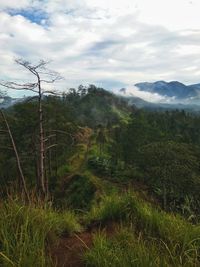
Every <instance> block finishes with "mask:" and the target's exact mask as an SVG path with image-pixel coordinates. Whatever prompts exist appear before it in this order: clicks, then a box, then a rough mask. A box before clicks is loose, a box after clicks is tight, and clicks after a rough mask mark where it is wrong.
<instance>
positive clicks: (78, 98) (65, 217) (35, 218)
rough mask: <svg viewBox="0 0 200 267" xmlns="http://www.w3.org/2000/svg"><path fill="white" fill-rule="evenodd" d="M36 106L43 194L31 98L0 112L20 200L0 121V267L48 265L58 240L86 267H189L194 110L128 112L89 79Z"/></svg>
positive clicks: (197, 241) (195, 255)
mask: <svg viewBox="0 0 200 267" xmlns="http://www.w3.org/2000/svg"><path fill="white" fill-rule="evenodd" d="M42 104H43V110H44V136H45V141H44V142H45V161H44V162H45V181H46V183H45V187H46V190H47V192H48V195H47V196H45V197H44V196H43V195H41V194H39V193H38V192H40V191H39V186H40V183H39V182H38V181H39V179H40V173H39V171H40V164H39V162H38V161H39V158H40V157H39V154H38V147H39V143H38V140H39V139H38V132H39V128H38V127H39V125H38V121H37V114H36V110H37V102H36V101H34V100H32V101H31V100H30V101H25V102H22V103H18V104H16V105H15V106H13V107H11V108H9V109H8V110H4V113H5V116H6V118H7V121H8V123H9V125H10V129H11V131H12V134H13V137H14V139H15V143H16V147H17V150H18V153H19V159H20V161H21V166H22V169H23V172H24V177H25V181H26V184H27V188H28V192H29V197H30V200H28V199H26V198H25V197H24V193H23V188H22V183H21V180H20V175H19V170H18V166H17V164H16V157H15V154H14V153H13V149H12V146H11V142H10V139H9V136H8V135H7V132H6V131H5V123H4V121H3V119H2V120H0V134H1V139H0V169H1V172H0V183H1V191H0V197H1V203H0V266H5V267H10V266H15V267H29V266H30V267H32V266H38V267H46V266H48V267H50V266H56V263H55V259H54V257H53V256H52V246H54V245H55V244H57V243H58V244H59V242H61V244H62V241H63V238H64V241H66V240H68V241H70V242H74V243H75V247H76V244H77V242H79V241H80V243H79V245H78V246H79V247H80V246H83V247H84V249H85V253H83V250H81V253H82V254H81V256H80V253H79V252H80V251H78V252H76V251H75V252H76V253H75V255H77V257H81V258H82V260H83V261H84V264H85V265H86V266H91V267H95V266H97V267H107V266H113V267H122V266H123V267H129V266H136V267H137V266H139V267H143V266H144V267H145V266H148V267H149V266H152V267H154V266H158V267H160V266H163V267H168V266H169V267H170V266H172V267H181V266H184V267H190V266H191V267H192V266H199V265H200V260H199V259H200V255H199V252H200V224H199V223H200V221H199V213H200V195H199V191H200V116H199V115H198V114H187V113H185V112H184V111H178V110H175V111H170V112H168V111H166V112H154V111H144V110H137V109H135V108H134V107H130V106H129V105H128V104H127V102H126V100H125V99H123V98H120V97H117V96H115V95H113V94H112V93H109V92H107V91H105V90H103V89H102V88H96V87H95V86H93V85H91V86H89V87H88V88H86V87H83V86H80V87H79V88H78V90H75V89H71V90H70V91H69V93H67V94H65V95H63V96H62V97H56V96H47V97H44V98H43V100H42ZM30 192H34V193H33V195H34V196H35V197H33V198H32V197H31V196H32V194H31V193H30ZM15 195H17V196H19V195H22V197H20V198H19V197H18V198H16V199H15V197H14V196H15ZM35 199H37V201H36V200H35ZM77 232H81V234H79V235H78V236H77V234H76V233H77ZM84 235H86V236H87V237H88V236H89V238H88V239H89V240H90V239H93V243H92V242H88V243H87V240H86V241H85V240H84ZM69 236H70V237H69ZM82 236H83V240H82ZM73 237H76V239H75V240H73ZM65 238H66V240H65ZM77 240H79V241H77ZM64 241H63V242H64ZM68 241H66V242H68ZM71 246H72V247H73V244H72V243H70V244H68V243H67V246H66V249H65V250H64V249H61V250H62V251H61V252H62V253H67V251H69V249H67V247H71ZM72 250H73V248H72ZM61 252H59V253H58V254H59V255H61V258H63V259H64V258H65V257H64V255H62V253H61ZM59 255H57V256H58V257H59ZM54 256H55V255H54ZM58 262H59V261H58ZM61 266H62V267H63V265H61ZM61 266H60V265H58V266H56V267H61Z"/></svg>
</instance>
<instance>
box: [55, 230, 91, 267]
mask: <svg viewBox="0 0 200 267" xmlns="http://www.w3.org/2000/svg"><path fill="white" fill-rule="evenodd" d="M91 246H92V233H91V232H84V233H81V234H78V235H73V236H72V237H62V238H61V239H60V240H59V241H58V243H57V245H55V246H54V247H53V248H52V250H51V254H52V258H53V262H54V263H55V266H56V267H84V266H85V265H84V262H83V255H84V252H85V251H86V250H87V249H88V248H90V247H91Z"/></svg>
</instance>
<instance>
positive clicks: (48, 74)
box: [0, 59, 61, 198]
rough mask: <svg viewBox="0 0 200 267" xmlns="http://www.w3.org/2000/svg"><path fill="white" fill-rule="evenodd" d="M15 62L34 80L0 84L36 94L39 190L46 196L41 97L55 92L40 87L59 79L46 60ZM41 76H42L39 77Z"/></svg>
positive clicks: (46, 183)
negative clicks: (48, 66)
mask: <svg viewBox="0 0 200 267" xmlns="http://www.w3.org/2000/svg"><path fill="white" fill-rule="evenodd" d="M16 63H17V64H19V65H21V66H22V67H24V68H26V69H27V70H28V71H29V72H31V73H32V74H33V76H35V78H36V79H37V80H36V82H32V83H23V84H19V83H16V82H0V85H2V86H4V87H6V88H8V89H13V90H22V91H23V90H27V91H31V92H33V93H35V94H37V99H38V120H39V121H38V123H39V133H38V135H39V151H38V158H39V179H40V191H41V193H42V194H43V196H44V197H45V198H46V197H47V195H48V186H47V185H48V181H47V179H45V140H44V137H45V136H44V126H43V105H42V100H43V99H42V98H43V96H44V95H45V94H57V93H55V92H53V91H47V90H44V89H43V88H42V84H43V83H48V84H49V83H54V82H55V81H56V80H59V79H61V77H60V76H59V75H58V73H56V72H53V71H50V70H48V69H46V65H47V64H48V62H45V61H44V60H41V61H40V62H39V63H38V64H37V65H32V64H31V63H30V62H28V61H26V60H23V59H18V60H16ZM41 77H43V78H41Z"/></svg>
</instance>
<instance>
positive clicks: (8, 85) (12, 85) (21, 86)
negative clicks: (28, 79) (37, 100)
mask: <svg viewBox="0 0 200 267" xmlns="http://www.w3.org/2000/svg"><path fill="white" fill-rule="evenodd" d="M0 85H1V86H3V87H6V88H8V89H12V90H18V91H20V90H28V91H32V92H34V93H38V91H37V90H35V89H34V88H36V87H37V83H32V84H31V83H29V84H28V83H26V84H18V83H16V82H0Z"/></svg>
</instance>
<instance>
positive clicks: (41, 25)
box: [0, 0, 200, 89]
mask: <svg viewBox="0 0 200 267" xmlns="http://www.w3.org/2000/svg"><path fill="white" fill-rule="evenodd" d="M199 11H200V1H199V0H41V1H39V0H32V1H31V0H18V1H14V0H0V12H1V14H0V18H1V19H0V79H1V80H2V79H8V80H9V79H12V80H22V79H23V80H27V79H29V76H27V75H26V72H24V71H21V69H20V67H19V66H16V65H14V63H13V60H14V59H15V58H19V57H23V58H25V59H28V60H31V61H33V62H37V60H39V59H45V60H52V63H51V64H50V66H49V67H50V68H51V69H54V70H56V71H58V72H59V73H60V74H61V75H62V76H63V77H64V78H65V80H64V81H62V83H61V82H60V84H58V85H57V87H58V86H60V87H62V88H68V87H72V86H78V85H79V84H91V83H94V84H96V85H99V86H103V87H105V88H107V89H116V88H121V87H130V86H132V85H133V84H135V83H137V82H142V81H156V80H166V81H170V80H179V81H181V82H183V83H186V84H190V83H199V82H200V15H199Z"/></svg>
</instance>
